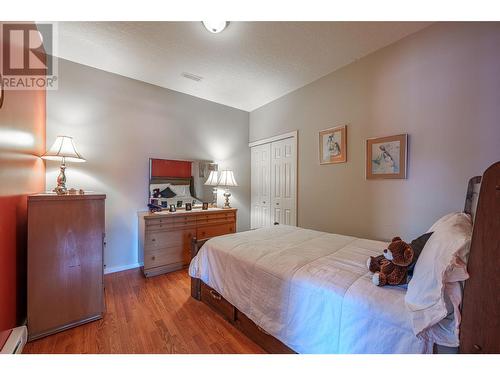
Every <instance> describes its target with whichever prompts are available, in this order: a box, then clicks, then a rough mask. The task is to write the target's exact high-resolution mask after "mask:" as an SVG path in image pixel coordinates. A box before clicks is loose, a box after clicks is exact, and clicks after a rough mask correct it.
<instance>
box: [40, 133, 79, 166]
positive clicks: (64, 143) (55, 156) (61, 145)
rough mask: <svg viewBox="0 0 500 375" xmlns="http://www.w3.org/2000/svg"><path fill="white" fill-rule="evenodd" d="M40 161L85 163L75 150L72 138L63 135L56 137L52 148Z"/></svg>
mask: <svg viewBox="0 0 500 375" xmlns="http://www.w3.org/2000/svg"><path fill="white" fill-rule="evenodd" d="M42 159H46V160H63V159H64V161H72V162H76V163H82V162H84V161H86V160H85V159H84V158H83V157H82V155H80V154H79V153H78V151H77V150H76V147H75V144H74V143H73V138H71V137H67V136H64V135H58V136H57V138H56V140H55V142H54V144H53V145H52V147H51V148H50V149H49V151H47V152H46V153H45V154H43V155H42Z"/></svg>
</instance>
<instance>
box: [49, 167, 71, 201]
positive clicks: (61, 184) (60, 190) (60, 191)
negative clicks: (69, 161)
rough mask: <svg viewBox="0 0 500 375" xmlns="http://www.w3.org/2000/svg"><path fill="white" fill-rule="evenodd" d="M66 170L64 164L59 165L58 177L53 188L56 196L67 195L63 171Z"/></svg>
mask: <svg viewBox="0 0 500 375" xmlns="http://www.w3.org/2000/svg"><path fill="white" fill-rule="evenodd" d="M65 169H66V164H64V162H63V163H61V167H60V172H59V176H57V186H56V187H55V188H54V190H52V191H54V192H55V193H56V194H57V195H64V194H66V193H67V191H68V189H66V174H65V173H64V170H65Z"/></svg>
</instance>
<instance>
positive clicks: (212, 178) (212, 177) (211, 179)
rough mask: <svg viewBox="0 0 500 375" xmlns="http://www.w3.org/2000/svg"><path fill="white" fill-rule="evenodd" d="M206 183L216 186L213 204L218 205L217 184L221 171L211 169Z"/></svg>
mask: <svg viewBox="0 0 500 375" xmlns="http://www.w3.org/2000/svg"><path fill="white" fill-rule="evenodd" d="M205 185H208V186H213V187H214V188H213V198H212V204H213V205H214V206H217V185H219V173H218V172H217V171H210V174H209V175H208V179H207V180H206V181H205Z"/></svg>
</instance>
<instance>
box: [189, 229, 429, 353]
mask: <svg viewBox="0 0 500 375" xmlns="http://www.w3.org/2000/svg"><path fill="white" fill-rule="evenodd" d="M386 246H387V244H386V243H384V242H379V241H372V240H365V239H358V238H355V237H349V236H342V235H336V234H328V233H323V232H318V231H313V230H308V229H301V228H296V227H289V226H283V225H279V226H274V227H270V228H263V229H258V230H253V231H248V232H242V233H237V234H231V235H226V236H221V237H216V238H213V239H211V240H209V241H208V242H206V243H205V245H204V246H203V247H202V249H201V250H200V252H199V253H198V255H197V256H196V257H195V258H193V260H192V262H191V265H190V267H189V274H190V276H192V277H197V278H200V279H201V280H203V282H205V283H206V284H208V285H209V286H211V287H212V288H214V289H216V290H217V291H218V292H220V293H221V294H222V296H223V297H224V298H226V299H227V300H228V301H229V302H230V303H231V304H233V305H234V306H236V308H237V309H238V310H240V311H242V312H243V313H244V314H246V315H247V316H248V317H249V318H250V319H251V320H252V321H254V322H255V323H256V324H257V325H259V326H260V327H262V328H263V329H265V330H266V331H267V332H269V333H270V334H272V335H273V336H274V337H276V338H278V339H279V340H281V341H282V342H283V343H284V344H286V345H287V346H289V347H290V348H292V349H293V350H295V351H296V352H298V353H427V352H429V351H431V350H432V345H431V344H430V343H426V342H425V341H423V340H422V339H419V338H417V337H415V335H414V334H413V331H412V327H411V322H410V317H409V315H408V311H407V308H406V305H405V302H404V296H405V289H403V288H402V287H391V286H389V287H387V286H386V287H377V286H375V285H373V284H372V282H371V274H370V272H369V271H368V270H367V268H366V260H367V258H368V256H370V255H379V254H381V252H382V250H383V249H384V248H385V247H386Z"/></svg>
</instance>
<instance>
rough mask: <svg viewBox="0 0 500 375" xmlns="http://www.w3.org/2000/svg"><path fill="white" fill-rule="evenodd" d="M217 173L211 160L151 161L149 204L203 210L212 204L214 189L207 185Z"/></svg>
mask: <svg viewBox="0 0 500 375" xmlns="http://www.w3.org/2000/svg"><path fill="white" fill-rule="evenodd" d="M213 170H217V164H215V163H214V162H213V161H211V160H169V159H149V191H148V203H151V204H154V205H156V206H161V207H162V208H163V209H169V207H170V206H171V205H174V206H175V208H176V210H179V209H185V207H186V203H190V204H191V206H192V208H201V207H202V203H203V202H209V203H212V200H213V192H212V186H207V185H205V181H206V180H207V178H208V176H209V175H210V172H211V171H213Z"/></svg>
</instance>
